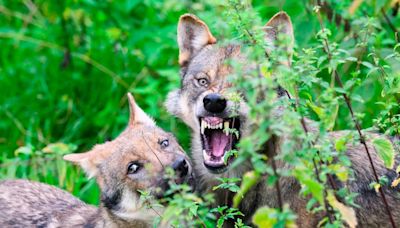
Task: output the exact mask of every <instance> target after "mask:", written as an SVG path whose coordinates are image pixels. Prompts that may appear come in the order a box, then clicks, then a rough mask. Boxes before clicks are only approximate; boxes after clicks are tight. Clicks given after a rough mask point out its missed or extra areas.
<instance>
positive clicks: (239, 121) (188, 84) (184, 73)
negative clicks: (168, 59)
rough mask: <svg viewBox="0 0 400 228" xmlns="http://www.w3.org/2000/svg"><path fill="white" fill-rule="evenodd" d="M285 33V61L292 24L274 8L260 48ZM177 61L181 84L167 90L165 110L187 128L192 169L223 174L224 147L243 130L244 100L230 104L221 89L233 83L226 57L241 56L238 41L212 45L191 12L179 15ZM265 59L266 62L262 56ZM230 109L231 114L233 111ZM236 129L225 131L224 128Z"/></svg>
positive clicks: (230, 146) (234, 141) (241, 59)
mask: <svg viewBox="0 0 400 228" xmlns="http://www.w3.org/2000/svg"><path fill="white" fill-rule="evenodd" d="M280 34H284V35H286V36H287V37H289V40H290V42H289V45H287V46H286V47H285V48H286V50H287V51H288V52H289V54H288V55H287V56H288V57H289V58H288V59H285V60H284V61H281V62H282V63H283V64H284V65H289V64H290V60H291V55H290V52H291V49H292V44H293V28H292V23H291V21H290V17H289V16H288V15H287V14H286V13H284V12H280V13H278V14H276V15H275V16H273V17H272V18H271V19H270V20H269V22H268V23H267V24H266V28H265V41H266V43H267V44H268V45H267V46H268V47H270V48H267V49H266V50H265V51H266V52H267V53H271V52H272V51H274V49H275V47H276V45H277V41H278V35H280ZM178 45H179V64H180V66H181V82H182V84H181V88H180V89H178V90H176V91H172V92H171V93H170V94H169V96H168V98H167V101H166V107H167V109H168V110H169V112H170V113H172V114H174V115H176V116H178V117H179V118H181V119H182V120H183V121H184V122H185V123H186V124H187V125H189V126H190V127H191V128H192V130H193V135H192V137H193V143H192V147H193V157H194V162H195V165H196V169H198V166H199V165H201V166H202V167H206V170H207V171H208V172H205V173H204V172H203V173H200V174H201V175H203V176H204V175H213V174H221V173H224V172H225V171H226V170H227V168H228V166H229V165H230V164H231V163H232V159H233V158H229V159H228V161H227V162H225V161H224V156H226V154H227V153H226V152H227V151H229V150H231V149H235V147H236V144H237V143H238V141H239V139H240V137H241V136H243V135H246V131H247V129H248V125H249V123H248V118H247V115H248V107H247V105H246V103H245V102H244V101H240V102H239V103H234V102H232V101H230V100H229V99H227V97H226V91H227V90H228V89H230V88H232V87H235V85H233V84H232V82H231V80H229V79H228V78H227V76H229V75H231V74H233V73H235V72H232V71H233V70H234V68H233V67H229V66H228V65H227V64H226V63H227V60H229V59H233V60H237V61H238V62H241V63H244V64H243V65H244V67H245V68H246V67H248V68H251V67H254V65H255V63H252V62H249V61H247V58H246V56H245V55H244V54H243V53H241V47H240V46H238V45H224V46H222V45H218V44H217V40H216V38H215V37H214V36H213V35H212V34H211V32H210V30H209V28H208V26H207V25H206V24H205V23H204V22H203V21H201V20H200V19H199V18H197V17H196V16H194V15H191V14H185V15H183V16H181V18H180V20H179V23H178ZM265 61H268V60H267V59H266V60H265ZM233 110H235V114H233ZM228 128H230V129H232V128H233V129H236V132H237V133H238V134H235V133H234V132H235V130H234V131H227V130H226V129H228Z"/></svg>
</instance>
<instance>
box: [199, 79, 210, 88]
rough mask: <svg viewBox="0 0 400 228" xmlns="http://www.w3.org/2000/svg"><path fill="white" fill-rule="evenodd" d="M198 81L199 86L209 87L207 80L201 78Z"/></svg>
mask: <svg viewBox="0 0 400 228" xmlns="http://www.w3.org/2000/svg"><path fill="white" fill-rule="evenodd" d="M197 81H198V82H199V85H201V86H204V87H206V86H208V80H207V79H205V78H199V79H198V80H197Z"/></svg>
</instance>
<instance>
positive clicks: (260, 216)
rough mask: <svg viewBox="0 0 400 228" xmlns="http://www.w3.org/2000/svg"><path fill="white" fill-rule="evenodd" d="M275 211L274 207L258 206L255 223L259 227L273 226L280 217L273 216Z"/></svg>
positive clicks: (254, 217) (254, 218)
mask: <svg viewBox="0 0 400 228" xmlns="http://www.w3.org/2000/svg"><path fill="white" fill-rule="evenodd" d="M273 213H274V209H272V208H269V207H261V208H258V210H257V211H256V213H255V214H254V216H253V223H254V224H256V225H257V226H258V227H273V226H274V225H275V224H276V223H277V222H278V219H277V218H276V217H273V216H271V215H272V214H273Z"/></svg>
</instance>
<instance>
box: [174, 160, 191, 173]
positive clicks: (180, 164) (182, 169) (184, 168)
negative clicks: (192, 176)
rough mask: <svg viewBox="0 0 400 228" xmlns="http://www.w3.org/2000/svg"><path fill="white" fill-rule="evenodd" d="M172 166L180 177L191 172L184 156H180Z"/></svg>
mask: <svg viewBox="0 0 400 228" xmlns="http://www.w3.org/2000/svg"><path fill="white" fill-rule="evenodd" d="M172 168H173V169H174V170H175V173H176V175H177V176H178V177H180V178H182V177H185V176H186V175H187V174H188V172H189V165H188V163H187V162H186V159H185V158H184V157H179V158H178V159H177V160H176V161H175V162H174V163H173V164H172Z"/></svg>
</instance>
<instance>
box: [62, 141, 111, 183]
mask: <svg viewBox="0 0 400 228" xmlns="http://www.w3.org/2000/svg"><path fill="white" fill-rule="evenodd" d="M106 145H107V143H106V144H102V145H97V146H95V147H94V148H93V149H92V150H90V151H88V152H85V153H73V154H67V155H64V157H63V159H64V160H66V161H70V162H73V163H75V164H77V165H79V166H80V167H81V168H82V169H83V170H84V171H85V173H86V174H87V176H88V177H89V178H92V177H95V176H97V174H98V165H99V164H100V163H101V162H102V161H103V160H104V159H105V158H106V157H107V156H108V155H109V154H110V153H109V152H107V150H105V147H106Z"/></svg>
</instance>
